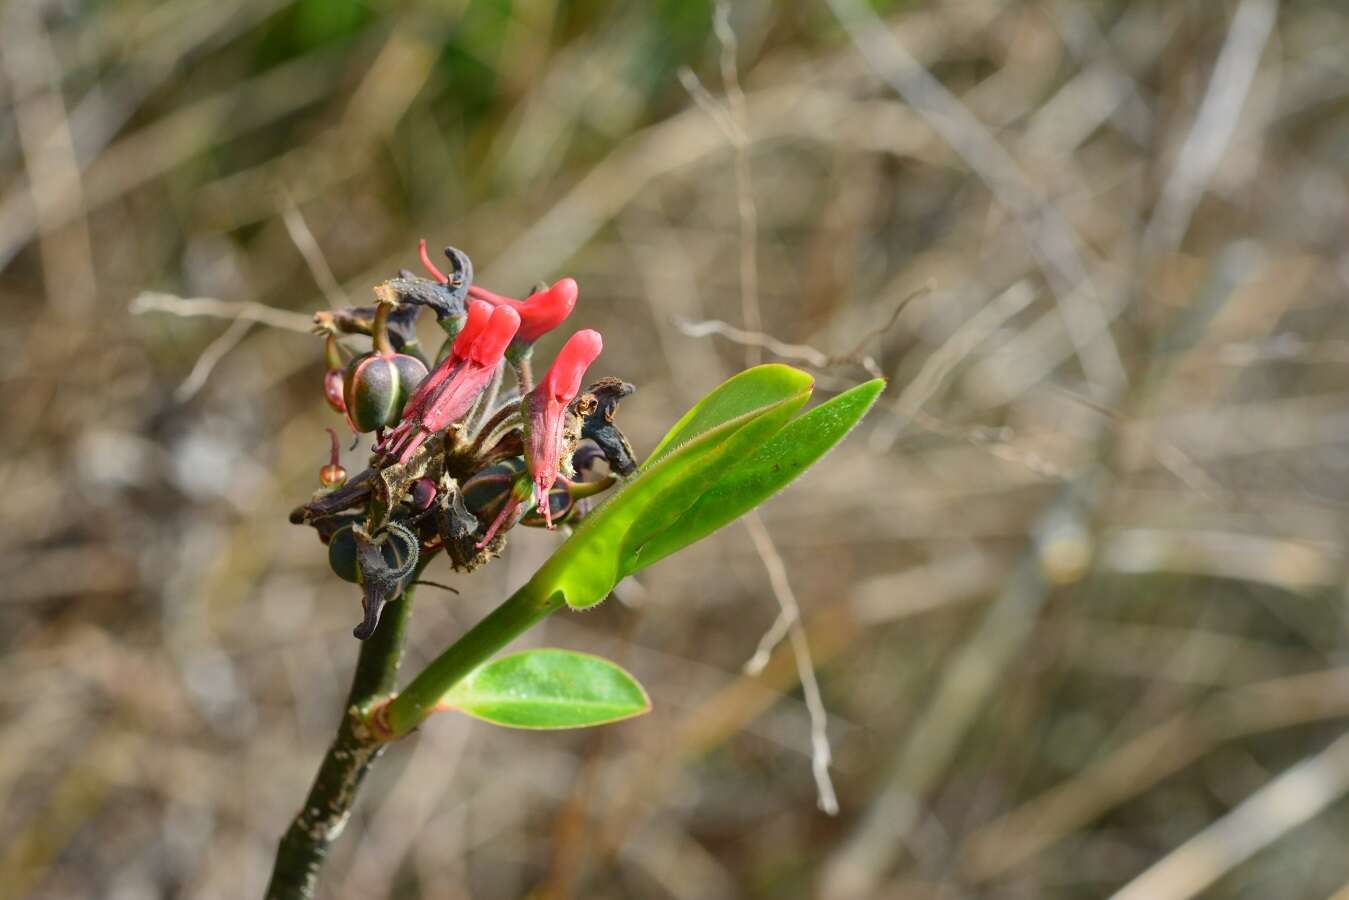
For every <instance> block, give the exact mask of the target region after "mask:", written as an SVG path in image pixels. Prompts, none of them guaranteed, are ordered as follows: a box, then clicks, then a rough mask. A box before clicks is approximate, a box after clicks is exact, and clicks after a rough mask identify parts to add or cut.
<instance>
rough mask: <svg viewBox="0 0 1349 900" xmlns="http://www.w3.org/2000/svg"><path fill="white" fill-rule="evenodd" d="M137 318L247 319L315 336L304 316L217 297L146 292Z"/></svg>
mask: <svg viewBox="0 0 1349 900" xmlns="http://www.w3.org/2000/svg"><path fill="white" fill-rule="evenodd" d="M130 309H131V312H132V314H133V315H144V314H145V313H148V312H162V313H170V314H172V315H175V316H184V317H188V318H191V317H195V316H201V317H204V318H208V319H247V320H248V321H250V322H257V323H258V324H260V325H267V326H270V327H272V328H279V329H281V330H282V331H297V332H299V333H300V334H311V333H312V332H313V330H314V322H313V320H312V319H311V318H310V317H309V316H306V315H304V314H303V313H296V312H290V311H289V310H285V309H277V308H276V307H275V306H267V305H266V304H263V303H255V302H253V301H252V300H237V301H235V300H217V299H215V298H214V297H179V296H178V295H176V294H165V293H161V292H159V291H142V292H141V293H140V294H139V295H138V296H137V297H136V299H134V300H132V301H131V306H130Z"/></svg>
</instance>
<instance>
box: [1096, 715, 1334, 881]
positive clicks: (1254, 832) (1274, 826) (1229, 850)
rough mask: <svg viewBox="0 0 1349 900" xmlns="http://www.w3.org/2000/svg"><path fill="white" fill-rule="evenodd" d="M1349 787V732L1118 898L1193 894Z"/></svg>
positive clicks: (1198, 836)
mask: <svg viewBox="0 0 1349 900" xmlns="http://www.w3.org/2000/svg"><path fill="white" fill-rule="evenodd" d="M1346 793H1349V734H1346V735H1343V736H1341V737H1340V738H1339V739H1337V740H1336V741H1335V742H1334V743H1333V744H1331V745H1330V746H1329V747H1327V748H1326V749H1325V750H1322V751H1321V752H1320V753H1318V754H1316V755H1315V756H1311V757H1308V758H1306V759H1304V760H1302V762H1300V763H1298V764H1297V765H1295V766H1293V767H1292V768H1291V769H1288V770H1286V771H1284V772H1283V773H1281V774H1280V775H1279V776H1278V777H1277V778H1275V779H1274V780H1273V781H1271V782H1269V783H1268V784H1266V785H1265V786H1264V787H1262V788H1260V790H1258V791H1256V792H1255V793H1254V794H1252V795H1251V796H1250V797H1248V798H1246V800H1244V801H1242V802H1241V804H1239V805H1238V806H1237V808H1236V809H1234V810H1232V811H1231V812H1229V813H1228V814H1227V815H1225V816H1223V817H1222V818H1220V819H1218V821H1216V822H1214V823H1213V824H1211V825H1209V826H1208V827H1207V828H1205V829H1204V830H1203V831H1201V832H1199V833H1198V834H1196V835H1195V836H1194V837H1192V838H1190V839H1189V840H1188V841H1186V842H1185V843H1183V844H1181V845H1180V846H1179V847H1177V848H1176V849H1175V850H1172V851H1171V852H1170V853H1168V854H1167V855H1166V856H1164V857H1162V858H1161V859H1160V860H1158V861H1157V862H1155V863H1153V864H1152V865H1151V866H1149V867H1148V868H1147V870H1146V871H1144V872H1143V874H1141V875H1139V876H1138V877H1137V878H1135V879H1134V880H1133V881H1131V882H1129V883H1128V884H1126V885H1125V886H1124V887H1123V888H1121V889H1120V890H1119V891H1117V892H1116V893H1115V894H1114V895H1113V900H1188V898H1190V897H1194V896H1196V895H1197V894H1199V893H1200V892H1201V891H1203V890H1204V889H1205V888H1207V887H1208V886H1209V885H1211V884H1213V883H1214V882H1215V881H1217V880H1218V879H1219V878H1221V877H1222V876H1223V875H1225V874H1226V873H1228V872H1230V871H1231V870H1232V869H1234V868H1236V867H1237V866H1238V865H1240V864H1241V863H1242V862H1244V861H1246V860H1247V859H1250V858H1251V857H1252V856H1253V855H1255V853H1257V852H1258V851H1259V850H1261V849H1263V848H1265V847H1267V846H1269V845H1270V844H1272V843H1274V842H1275V841H1277V840H1278V839H1279V838H1281V837H1283V836H1284V835H1286V834H1288V833H1289V832H1290V831H1292V830H1293V829H1294V828H1297V827H1298V826H1299V825H1302V824H1303V823H1305V822H1307V821H1308V820H1309V819H1311V818H1313V817H1314V816H1316V815H1317V814H1319V813H1320V812H1322V811H1323V810H1325V809H1326V808H1327V807H1328V806H1330V805H1331V804H1332V803H1334V802H1336V801H1337V800H1339V799H1340V798H1341V797H1343V796H1344V795H1345V794H1346Z"/></svg>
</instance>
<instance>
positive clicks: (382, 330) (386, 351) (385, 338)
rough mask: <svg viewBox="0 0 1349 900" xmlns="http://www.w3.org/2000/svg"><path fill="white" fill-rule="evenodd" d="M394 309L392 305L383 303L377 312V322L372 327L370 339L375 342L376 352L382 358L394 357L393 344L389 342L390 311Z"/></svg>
mask: <svg viewBox="0 0 1349 900" xmlns="http://www.w3.org/2000/svg"><path fill="white" fill-rule="evenodd" d="M391 309H393V305H392V304H390V303H384V302H381V303H380V304H379V307H378V308H377V309H376V310H375V321H374V323H373V324H372V325H371V326H370V337H371V338H372V339H373V340H374V344H375V352H376V353H378V354H380V355H381V356H392V355H393V344H392V343H391V342H390V341H389V310H391Z"/></svg>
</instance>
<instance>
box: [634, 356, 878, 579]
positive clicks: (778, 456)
mask: <svg viewBox="0 0 1349 900" xmlns="http://www.w3.org/2000/svg"><path fill="white" fill-rule="evenodd" d="M884 389H885V381H884V380H882V379H879V378H877V379H875V380H873V381H868V382H866V383H865V384H859V385H857V387H854V388H852V389H850V390H847V391H845V392H843V393H842V394H839V395H838V396H837V397H835V398H833V399H832V400H829V401H828V402H826V403H822V404H820V405H819V406H817V407H816V408H815V409H812V410H811V411H810V412H808V413H805V414H804V415H802V416H800V417H799V418H797V419H795V420H793V421H792V422H789V423H788V424H787V425H786V426H784V427H783V428H782V430H781V431H779V432H778V433H777V434H775V435H774V436H773V437H772V438H771V439H770V440H769V441H768V442H767V443H765V444H763V445H762V446H761V447H759V449H758V450H757V451H756V452H755V453H754V454H753V455H752V456H751V457H750V458H749V459H746V460H744V461H743V462H741V463H739V464H738V465H735V466H734V467H733V468H731V469H730V470H729V471H727V472H726V473H725V474H723V475H722V476H721V477H720V478H719V479H718V480H717V482H716V483H715V484H714V485H712V486H711V487H709V488H707V489H706V490H705V491H704V493H703V494H702V496H701V497H699V498H698V500H697V502H695V503H694V504H693V506H691V507H690V508H689V509H688V511H687V512H685V513H684V514H683V515H682V516H681V517H680V518H679V520H678V521H677V522H675V523H674V524H673V525H671V526H670V527H668V528H666V529H664V530H663V531H661V532H660V533H659V534H656V535H655V536H654V537H653V538H652V539H651V540H650V541H649V542H647V543H646V544H643V545H642V546H640V547H639V548H637V550H638V565H637V568H645V567H646V566H649V565H651V564H652V563H654V562H656V561H657V560H660V559H664V558H665V557H667V556H669V555H670V554H671V553H674V552H675V551H677V550H681V549H683V548H684V547H687V546H688V545H689V544H692V543H693V542H695V541H699V540H702V539H703V538H705V537H707V536H708V535H709V534H711V533H712V532H714V531H716V530H717V529H718V528H721V527H722V526H724V525H727V524H729V523H731V522H733V521H735V520H736V519H737V518H739V517H740V516H742V515H744V514H745V513H747V512H749V511H750V510H751V509H753V508H754V507H756V506H758V505H759V504H760V503H762V502H764V501H765V500H767V499H768V498H769V497H771V496H773V495H774V494H776V493H777V492H778V491H780V490H782V489H783V488H784V487H786V486H787V485H788V484H789V483H791V482H792V481H793V480H794V479H795V478H796V477H797V476H798V475H800V474H801V473H802V472H804V471H805V470H806V469H808V468H810V466H812V465H813V464H814V463H815V462H817V461H818V460H819V459H820V457H822V456H824V455H825V454H826V453H828V452H829V451H830V450H831V449H832V448H833V447H834V446H835V445H836V444H837V443H838V442H839V441H841V440H843V438H844V437H845V436H846V435H847V434H848V432H849V431H851V430H852V428H853V426H854V425H856V424H857V423H858V422H859V421H861V419H862V416H864V415H866V413H867V410H869V409H871V407H872V405H873V404H874V403H875V402H876V398H877V397H879V396H880V394H881V391H883V390H884Z"/></svg>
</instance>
